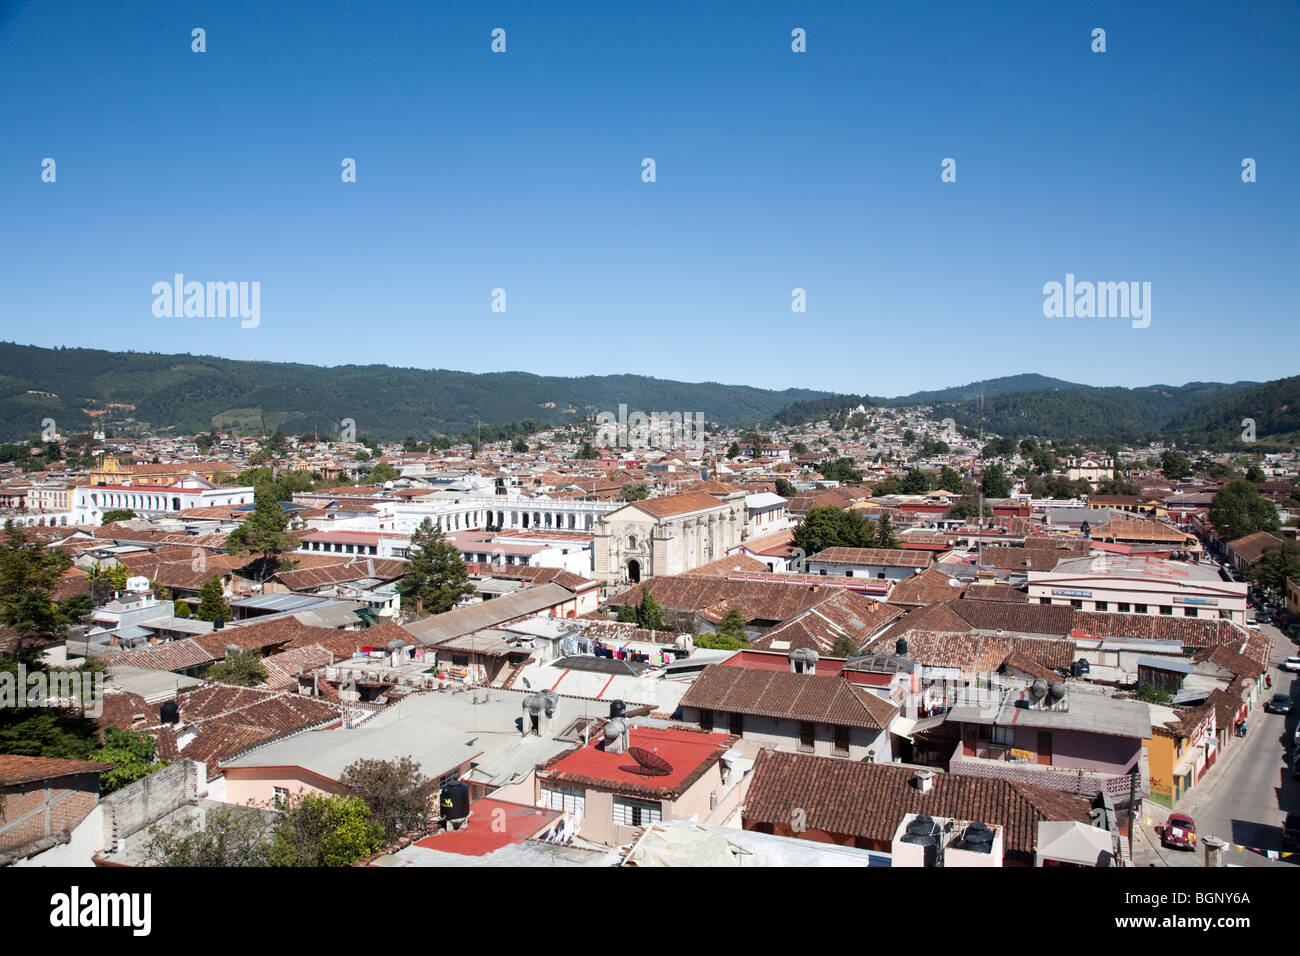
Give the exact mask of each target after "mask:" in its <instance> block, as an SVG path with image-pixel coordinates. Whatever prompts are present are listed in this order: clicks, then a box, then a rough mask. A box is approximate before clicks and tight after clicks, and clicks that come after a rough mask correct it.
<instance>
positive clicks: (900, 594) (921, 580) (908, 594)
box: [888, 566, 964, 605]
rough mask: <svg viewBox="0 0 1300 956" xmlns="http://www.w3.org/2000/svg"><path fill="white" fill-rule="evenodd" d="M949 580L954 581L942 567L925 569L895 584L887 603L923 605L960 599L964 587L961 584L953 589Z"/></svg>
mask: <svg viewBox="0 0 1300 956" xmlns="http://www.w3.org/2000/svg"><path fill="white" fill-rule="evenodd" d="M951 580H954V579H953V578H950V577H949V576H948V574H947V572H945V571H944V569H943V568H942V566H935V567H930V568H926V569H925V570H924V571H922V572H921V573H920V574H914V575H912V576H911V577H910V578H904V579H903V580H902V581H899V582H898V583H897V584H895V585H894V588H893V590H892V591H890V592H889V599H888V600H889V603H890V604H910V605H924V604H937V603H939V602H940V601H950V600H952V599H953V598H955V597H960V596H961V594H962V593H963V587H964V586H963V585H961V584H958V586H957V587H953V586H952V585H951V584H950V583H949V581H951Z"/></svg>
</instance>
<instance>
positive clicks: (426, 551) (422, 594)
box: [398, 518, 474, 614]
mask: <svg viewBox="0 0 1300 956" xmlns="http://www.w3.org/2000/svg"><path fill="white" fill-rule="evenodd" d="M406 558H407V561H408V565H407V569H406V573H405V574H404V575H402V579H401V582H400V583H399V584H398V590H399V591H401V594H402V598H403V600H413V601H415V604H416V612H417V613H426V612H427V613H431V614H440V613H442V612H443V611H449V610H451V609H452V608H453V607H455V606H456V604H457V603H458V602H459V600H460V597H461V595H463V594H473V593H474V586H473V585H472V584H470V581H469V570H468V568H467V567H466V566H465V559H464V558H462V557H461V556H460V551H458V550H457V549H456V546H455V545H454V544H452V543H451V542H450V541H448V540H447V539H446V536H445V535H443V533H442V529H441V528H439V527H438V526H437V525H436V524H434V523H433V521H432V520H431V519H429V518H425V519H424V520H423V521H421V522H420V526H419V527H418V528H416V529H415V531H414V533H412V535H411V545H410V547H409V548H408V549H407V552H406Z"/></svg>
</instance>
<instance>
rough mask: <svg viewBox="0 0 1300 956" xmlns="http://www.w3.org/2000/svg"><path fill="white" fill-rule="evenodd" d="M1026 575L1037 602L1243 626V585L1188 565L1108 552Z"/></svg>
mask: <svg viewBox="0 0 1300 956" xmlns="http://www.w3.org/2000/svg"><path fill="white" fill-rule="evenodd" d="M1028 576H1029V600H1030V601H1031V602H1036V603H1038V604H1061V605H1069V606H1071V607H1074V608H1076V609H1078V610H1082V611H1116V612H1119V613H1121V614H1161V615H1165V616H1166V617H1198V618H1209V619H1218V620H1225V621H1232V622H1233V623H1235V624H1245V623H1246V589H1247V585H1246V584H1244V583H1237V582H1234V581H1223V580H1221V579H1220V577H1219V575H1218V573H1217V572H1216V571H1215V570H1214V569H1212V568H1209V567H1205V566H1203V565H1200V564H1194V563H1191V562H1188V561H1169V560H1166V559H1163V558H1152V557H1145V556H1141V555H1109V554H1107V555H1098V556H1096V557H1086V558H1070V559H1067V560H1065V561H1062V562H1060V563H1059V564H1057V566H1056V568H1055V569H1054V570H1052V571H1030V572H1029V574H1028Z"/></svg>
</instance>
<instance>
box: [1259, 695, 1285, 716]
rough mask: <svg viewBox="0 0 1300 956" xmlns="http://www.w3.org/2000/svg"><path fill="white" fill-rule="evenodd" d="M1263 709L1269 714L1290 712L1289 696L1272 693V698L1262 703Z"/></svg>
mask: <svg viewBox="0 0 1300 956" xmlns="http://www.w3.org/2000/svg"><path fill="white" fill-rule="evenodd" d="M1264 711H1265V712H1266V713H1270V714H1289V713H1291V697H1290V696H1289V695H1287V694H1274V695H1273V697H1272V699H1270V700H1269V702H1268V703H1267V704H1265V705H1264Z"/></svg>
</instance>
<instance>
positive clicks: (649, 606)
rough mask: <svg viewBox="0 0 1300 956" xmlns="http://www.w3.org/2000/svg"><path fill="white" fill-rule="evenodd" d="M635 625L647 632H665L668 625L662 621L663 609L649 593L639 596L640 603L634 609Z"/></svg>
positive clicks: (644, 592)
mask: <svg viewBox="0 0 1300 956" xmlns="http://www.w3.org/2000/svg"><path fill="white" fill-rule="evenodd" d="M636 623H637V625H638V626H640V627H643V628H645V629H646V630H647V631H666V630H668V623H667V622H666V621H665V620H664V609H663V607H662V606H661V605H660V604H659V602H658V601H656V600H655V596H654V595H653V594H651V593H650V592H649V591H643V592H642V594H641V603H640V604H639V605H638V606H637V609H636Z"/></svg>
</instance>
